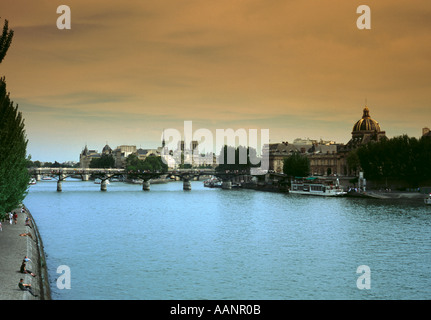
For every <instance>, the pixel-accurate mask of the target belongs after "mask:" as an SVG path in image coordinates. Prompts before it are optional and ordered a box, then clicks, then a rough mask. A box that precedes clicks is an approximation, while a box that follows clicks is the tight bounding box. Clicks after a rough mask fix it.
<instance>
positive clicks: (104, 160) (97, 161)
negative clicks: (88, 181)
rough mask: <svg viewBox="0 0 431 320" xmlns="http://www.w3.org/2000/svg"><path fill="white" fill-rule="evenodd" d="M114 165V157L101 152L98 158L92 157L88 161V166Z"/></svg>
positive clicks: (109, 166) (111, 166)
mask: <svg viewBox="0 0 431 320" xmlns="http://www.w3.org/2000/svg"><path fill="white" fill-rule="evenodd" d="M113 167H115V159H114V157H113V156H112V155H110V154H102V156H101V157H100V158H93V159H91V161H90V168H104V169H108V168H113Z"/></svg>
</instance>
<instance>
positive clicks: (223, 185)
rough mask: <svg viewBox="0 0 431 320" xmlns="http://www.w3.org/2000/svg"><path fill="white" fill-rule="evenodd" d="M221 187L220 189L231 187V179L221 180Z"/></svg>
mask: <svg viewBox="0 0 431 320" xmlns="http://www.w3.org/2000/svg"><path fill="white" fill-rule="evenodd" d="M221 188H222V189H226V190H230V189H232V181H230V180H228V181H223V182H222V184H221Z"/></svg>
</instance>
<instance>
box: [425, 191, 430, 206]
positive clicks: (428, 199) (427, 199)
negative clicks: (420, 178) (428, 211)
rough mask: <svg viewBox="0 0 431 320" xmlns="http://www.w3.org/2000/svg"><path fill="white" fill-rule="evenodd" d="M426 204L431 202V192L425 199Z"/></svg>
mask: <svg viewBox="0 0 431 320" xmlns="http://www.w3.org/2000/svg"><path fill="white" fill-rule="evenodd" d="M424 202H425V204H431V193H430V194H429V195H428V196H427V197H426V198H425V199H424Z"/></svg>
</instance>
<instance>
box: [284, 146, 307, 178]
mask: <svg viewBox="0 0 431 320" xmlns="http://www.w3.org/2000/svg"><path fill="white" fill-rule="evenodd" d="M283 173H284V174H286V175H288V176H290V177H306V176H308V175H309V174H310V160H309V159H308V157H307V156H306V155H302V154H300V153H299V152H294V153H292V154H291V155H290V156H288V157H287V158H285V159H284V162H283Z"/></svg>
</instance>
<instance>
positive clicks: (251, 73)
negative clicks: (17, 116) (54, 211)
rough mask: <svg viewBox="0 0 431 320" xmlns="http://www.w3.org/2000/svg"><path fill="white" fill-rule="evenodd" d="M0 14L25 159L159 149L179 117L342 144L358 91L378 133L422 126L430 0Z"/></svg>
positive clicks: (182, 4) (273, 1) (430, 72)
mask: <svg viewBox="0 0 431 320" xmlns="http://www.w3.org/2000/svg"><path fill="white" fill-rule="evenodd" d="M62 4H66V5H69V6H70V9H71V13H72V14H71V17H72V28H71V30H59V29H57V25H56V21H57V18H58V17H59V14H57V13H56V11H57V7H58V6H59V5H62ZM362 4H366V5H369V7H370V8H371V27H372V28H371V30H359V29H358V28H357V26H356V20H357V18H358V17H359V14H357V13H356V9H357V7H358V6H359V5H362ZM0 17H1V19H0V25H1V26H2V25H3V22H4V19H7V20H9V26H10V28H12V29H13V30H14V32H15V35H14V39H13V42H12V45H11V47H10V49H9V51H8V54H7V56H6V58H5V60H4V61H3V63H2V64H1V65H0V75H1V76H5V77H6V82H7V86H8V90H9V91H10V94H11V99H12V100H13V101H14V102H15V103H17V104H18V105H19V109H20V110H21V111H22V113H23V115H24V118H25V124H26V132H27V137H28V139H29V145H28V153H29V154H31V156H32V159H33V160H41V161H54V160H57V161H66V160H75V161H77V160H78V159H79V153H80V152H81V150H82V149H83V148H84V146H85V145H86V144H87V145H88V147H89V148H90V149H97V150H99V151H101V149H102V148H103V146H104V145H105V144H106V143H108V144H109V145H110V146H111V147H112V148H115V147H116V146H118V145H122V144H128V145H136V146H138V147H142V148H147V147H148V148H153V147H157V146H159V145H160V137H161V133H162V131H163V129H167V128H176V129H178V130H179V131H180V132H182V131H183V126H184V121H192V122H193V129H199V128H207V129H209V130H211V131H212V132H214V136H215V129H228V128H232V129H234V130H237V129H240V128H245V129H269V130H270V141H271V142H280V141H289V142H292V141H293V140H294V139H295V138H298V137H301V138H307V137H309V138H311V139H320V138H322V139H324V140H335V141H337V142H340V143H347V142H348V140H349V139H350V137H351V130H352V127H353V124H354V123H355V122H356V121H357V120H359V119H360V118H361V116H362V109H363V107H364V105H365V101H367V105H368V107H369V108H370V114H371V117H372V118H374V119H375V120H377V121H378V122H379V123H380V125H381V127H382V129H383V130H385V131H386V134H387V135H388V136H389V137H392V136H397V135H401V134H408V135H409V136H415V137H419V136H420V135H421V130H422V128H423V127H425V126H428V127H430V126H431V90H430V89H431V1H429V0H414V1H409V2H407V1H405V0H403V1H400V0H378V1H377V0H365V1H355V0H351V1H350V0H349V1H345V0H326V1H324V0H306V1H305V0H284V1H282V0H217V1H209V0H158V1H147V0H125V1H110V0H105V1H99V0H96V1H88V0H86V1H84V0H73V1H72V0H66V1H63V0H62V1H53V0H33V1H30V0H26V1H23V0H1V2H0Z"/></svg>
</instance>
